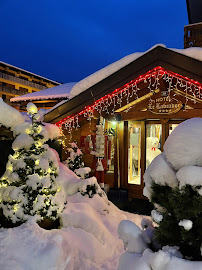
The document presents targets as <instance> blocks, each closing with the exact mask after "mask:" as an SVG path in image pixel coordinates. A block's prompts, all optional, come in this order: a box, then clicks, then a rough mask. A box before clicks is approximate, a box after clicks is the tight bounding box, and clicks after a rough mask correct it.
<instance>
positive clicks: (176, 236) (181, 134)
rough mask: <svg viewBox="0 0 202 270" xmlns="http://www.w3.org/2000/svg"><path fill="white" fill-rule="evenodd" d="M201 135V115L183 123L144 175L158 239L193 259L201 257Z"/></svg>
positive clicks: (159, 241) (146, 193)
mask: <svg viewBox="0 0 202 270" xmlns="http://www.w3.org/2000/svg"><path fill="white" fill-rule="evenodd" d="M201 136H202V118H193V119H189V120H187V121H185V122H183V123H181V124H180V125H179V126H178V127H176V128H175V130H174V131H173V132H172V133H171V135H170V136H169V137H168V139H167V141H166V143H165V145H164V153H162V154H161V155H159V156H158V157H156V158H155V159H154V160H153V161H152V163H151V164H150V166H149V167H148V169H147V171H146V172H145V175H144V180H145V188H144V195H145V196H147V197H148V198H149V199H150V200H151V201H152V202H153V203H154V205H155V207H156V210H155V211H154V210H153V211H152V217H153V219H154V221H155V222H156V223H157V224H158V225H159V226H158V227H157V228H156V230H155V240H156V241H158V243H160V244H161V245H162V246H166V245H169V246H178V247H179V250H180V252H181V253H182V254H183V255H184V257H185V258H190V259H192V260H202V254H201V253H202V252H201V250H202V249H201V247H202V230H201V228H202V177H201V176H202V152H201Z"/></svg>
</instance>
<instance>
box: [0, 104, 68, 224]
mask: <svg viewBox="0 0 202 270" xmlns="http://www.w3.org/2000/svg"><path fill="white" fill-rule="evenodd" d="M27 109H28V114H29V115H30V116H31V119H32V122H31V123H30V122H27V123H24V124H23V125H21V126H19V127H18V128H17V129H18V130H19V131H20V132H19V133H20V134H19V135H18V136H17V137H16V139H15V140H14V142H13V145H12V148H13V150H14V154H13V155H10V156H9V159H8V163H7V166H6V172H5V173H4V175H3V176H2V177H1V179H0V210H1V212H0V214H1V219H0V223H1V226H3V227H12V226H17V225H19V224H21V223H23V222H25V221H26V220H27V219H28V218H29V217H30V216H36V217H37V220H38V221H43V220H47V219H48V220H52V221H54V220H56V219H58V216H59V214H60V213H61V212H62V211H63V209H64V203H65V199H64V194H63V193H62V192H60V189H61V188H60V186H59V185H58V184H57V181H56V177H57V176H58V172H59V166H58V161H57V158H56V155H55V153H54V151H53V150H52V149H51V148H49V146H48V145H47V144H44V143H45V141H46V140H47V139H48V133H47V131H46V129H45V128H44V127H43V125H42V124H41V122H39V121H37V119H38V117H39V115H38V114H37V107H36V106H35V105H34V104H32V103H29V104H28V105H27Z"/></svg>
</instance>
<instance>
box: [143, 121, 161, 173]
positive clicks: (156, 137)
mask: <svg viewBox="0 0 202 270" xmlns="http://www.w3.org/2000/svg"><path fill="white" fill-rule="evenodd" d="M161 144H162V125H161V124H147V125H146V168H148V166H149V164H150V163H151V162H152V160H153V159H154V158H155V157H156V156H158V155H159V154H161Z"/></svg>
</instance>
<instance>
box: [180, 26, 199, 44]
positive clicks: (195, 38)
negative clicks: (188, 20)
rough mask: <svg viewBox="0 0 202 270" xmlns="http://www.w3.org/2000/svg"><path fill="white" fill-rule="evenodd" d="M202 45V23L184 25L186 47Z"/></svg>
mask: <svg viewBox="0 0 202 270" xmlns="http://www.w3.org/2000/svg"><path fill="white" fill-rule="evenodd" d="M189 47H202V23H196V24H190V25H187V26H185V27H184V48H185V49H186V48H189Z"/></svg>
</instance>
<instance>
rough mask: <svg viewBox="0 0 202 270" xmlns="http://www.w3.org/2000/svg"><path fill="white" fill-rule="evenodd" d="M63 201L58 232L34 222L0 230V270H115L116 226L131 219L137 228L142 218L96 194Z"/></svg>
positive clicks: (118, 248)
mask: <svg viewBox="0 0 202 270" xmlns="http://www.w3.org/2000/svg"><path fill="white" fill-rule="evenodd" d="M69 181H70V180H69ZM72 181H74V180H73V179H72ZM67 201H68V202H67V205H66V208H65V210H64V212H63V213H62V214H61V220H62V224H63V226H62V228H61V229H55V230H51V231H46V230H44V229H42V228H40V227H39V226H38V225H37V224H36V223H35V220H34V218H31V219H30V220H29V221H27V222H26V223H24V224H23V225H21V226H19V227H16V228H13V229H0V269H4V270H10V269H16V270H18V269H19V270H24V269H29V270H35V269H44V270H46V269H47V270H78V269H82V270H100V269H105V270H116V269H117V268H118V261H119V257H120V254H121V253H123V252H124V246H123V243H122V241H121V240H120V239H119V237H118V233H117V229H118V224H119V223H120V222H121V220H126V219H131V220H133V221H134V222H136V223H137V224H138V225H139V226H140V223H141V221H142V217H141V216H139V215H135V214H130V213H124V212H123V211H121V210H119V209H118V208H117V207H116V206H114V205H113V204H112V203H110V202H108V201H107V202H106V201H105V200H103V198H102V197H100V196H99V195H98V194H96V195H94V196H93V198H91V199H89V198H88V197H85V196H82V195H81V194H80V193H78V192H77V193H75V194H74V195H70V196H67Z"/></svg>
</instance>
